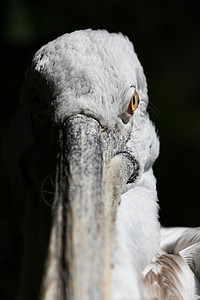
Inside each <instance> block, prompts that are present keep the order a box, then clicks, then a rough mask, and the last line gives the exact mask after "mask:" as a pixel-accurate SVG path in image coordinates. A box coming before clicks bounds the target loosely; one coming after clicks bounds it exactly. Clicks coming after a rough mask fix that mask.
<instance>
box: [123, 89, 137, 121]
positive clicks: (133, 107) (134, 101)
mask: <svg viewBox="0 0 200 300" xmlns="http://www.w3.org/2000/svg"><path fill="white" fill-rule="evenodd" d="M139 102H140V99H139V96H138V93H137V92H136V91H135V92H134V93H133V95H132V97H131V100H130V102H129V106H128V109H127V111H126V112H127V113H128V114H130V115H132V114H133V113H134V111H135V110H136V109H137V108H138V105H139Z"/></svg>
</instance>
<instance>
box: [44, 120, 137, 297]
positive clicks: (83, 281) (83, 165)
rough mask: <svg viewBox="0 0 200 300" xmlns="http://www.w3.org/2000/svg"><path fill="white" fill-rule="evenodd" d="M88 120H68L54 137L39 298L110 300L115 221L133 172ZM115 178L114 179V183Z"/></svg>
mask: <svg viewBox="0 0 200 300" xmlns="http://www.w3.org/2000/svg"><path fill="white" fill-rule="evenodd" d="M101 132H102V131H101V126H100V124H99V123H98V122H97V121H96V120H95V119H93V118H90V117H87V116H84V115H76V116H73V117H71V118H69V119H68V120H67V121H66V123H65V124H64V127H63V129H62V130H60V137H59V157H58V165H57V178H56V191H55V197H54V205H53V214H52V229H51V236H50V244H49V250H48V258H47V262H46V272H45V275H44V278H43V286H42V292H41V299H45V300H47V299H48V300H53V299H54V300H55V299H63V300H64V299H70V300H71V299H73V300H75V299H79V300H81V299H88V300H89V299H106V300H108V299H110V298H111V266H112V260H111V257H112V245H113V239H114V228H115V216H116V210H117V207H118V203H119V201H120V195H121V193H122V190H123V187H124V184H125V183H126V181H127V180H128V178H129V177H130V175H131V174H132V173H133V172H134V164H133V162H132V161H131V159H130V157H128V156H127V155H126V154H125V153H124V154H121V155H120V154H118V155H116V156H114V142H113V139H112V138H111V136H110V135H109V134H107V133H106V134H104V136H103V135H102V134H101ZM116 178H117V179H116Z"/></svg>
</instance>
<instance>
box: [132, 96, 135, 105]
mask: <svg viewBox="0 0 200 300" xmlns="http://www.w3.org/2000/svg"><path fill="white" fill-rule="evenodd" d="M132 99H133V105H135V96H133V98H132Z"/></svg>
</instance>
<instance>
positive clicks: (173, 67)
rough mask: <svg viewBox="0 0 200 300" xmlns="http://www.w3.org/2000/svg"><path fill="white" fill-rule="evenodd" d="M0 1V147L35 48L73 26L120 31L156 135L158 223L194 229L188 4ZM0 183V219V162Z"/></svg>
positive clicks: (198, 68) (198, 118) (192, 22)
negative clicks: (144, 89) (140, 74)
mask: <svg viewBox="0 0 200 300" xmlns="http://www.w3.org/2000/svg"><path fill="white" fill-rule="evenodd" d="M197 4H198V3H197ZM1 5H2V7H1V12H0V13H1V18H0V20H1V22H2V24H1V29H2V32H1V42H2V46H1V56H0V57H1V65H0V70H1V84H2V86H1V99H0V101H1V102H0V122H1V123H0V141H1V144H2V139H3V134H4V132H5V130H6V128H7V127H8V124H9V120H10V118H11V115H12V113H13V111H14V110H15V108H16V107H17V105H18V99H19V92H20V87H21V84H22V82H23V76H24V72H25V70H26V68H27V67H28V66H29V63H30V61H31V58H32V56H33V54H34V53H35V51H36V50H37V49H38V48H39V47H41V46H42V45H43V44H45V43H46V42H48V41H50V40H52V39H54V38H56V37H57V36H59V35H62V34H64V33H66V32H71V31H74V30H77V29H85V28H92V29H102V28H103V29H107V30H108V31H110V32H119V31H120V32H122V33H123V34H125V35H128V37H129V38H130V40H131V41H132V42H133V43H134V46H135V49H136V52H137V54H138V56H139V59H140V61H141V63H142V65H143V67H144V70H145V74H146V76H147V81H148V89H149V98H150V103H151V105H150V113H151V115H152V119H153V121H154V122H155V124H156V127H157V130H158V134H159V136H160V141H161V152H160V157H159V159H158V160H157V162H156V164H155V167H154V170H155V174H156V177H157V185H158V196H159V201H160V207H161V210H160V219H161V223H162V224H163V225H167V226H183V225H184V226H198V225H199V224H200V222H199V192H200V183H199V178H200V175H199V170H200V155H199V154H200V101H199V92H200V17H199V9H198V6H197V5H196V4H195V2H194V1H172V0H171V1H170V0H164V1H163V0H162V1H161V0H155V1H152V0H150V1H148V0H141V1H140V0H137V1H127V0H123V1H119V0H111V1H108V0H107V1H105V0H102V1H98V2H95V1H92V0H85V1H84V0H74V1H72V2H70V1H61V0H57V1H53V0H48V1H47V0H46V1H41V0H40V1H39V0H29V1H26V0H12V1H11V0H1ZM0 183H1V186H0V189H1V207H0V208H1V216H4V217H7V216H9V203H10V200H9V196H8V194H9V186H8V179H7V178H6V173H5V168H4V165H3V163H2V162H1V169H0Z"/></svg>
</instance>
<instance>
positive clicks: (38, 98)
mask: <svg viewBox="0 0 200 300" xmlns="http://www.w3.org/2000/svg"><path fill="white" fill-rule="evenodd" d="M34 101H35V103H36V104H41V102H42V101H41V98H40V96H38V95H36V96H35V97H34Z"/></svg>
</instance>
